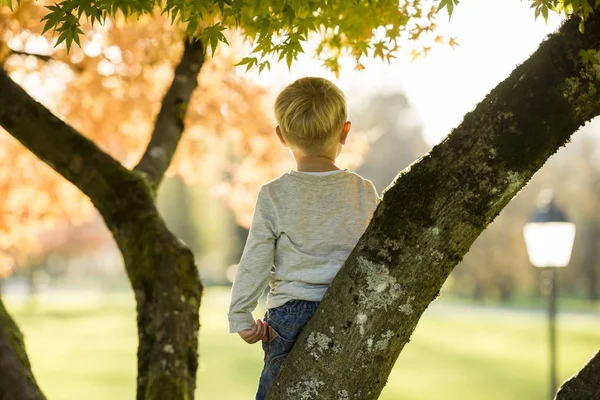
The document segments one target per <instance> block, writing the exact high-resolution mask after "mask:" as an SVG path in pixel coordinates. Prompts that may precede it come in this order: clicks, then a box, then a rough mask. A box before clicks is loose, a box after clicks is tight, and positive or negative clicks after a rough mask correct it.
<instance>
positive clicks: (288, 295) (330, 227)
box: [228, 77, 379, 400]
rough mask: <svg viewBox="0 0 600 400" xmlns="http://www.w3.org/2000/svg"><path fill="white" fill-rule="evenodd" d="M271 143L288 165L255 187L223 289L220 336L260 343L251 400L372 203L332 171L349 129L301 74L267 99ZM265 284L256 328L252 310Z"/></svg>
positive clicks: (341, 105)
mask: <svg viewBox="0 0 600 400" xmlns="http://www.w3.org/2000/svg"><path fill="white" fill-rule="evenodd" d="M274 108H275V117H276V119H277V123H278V124H279V125H278V126H277V128H276V130H275V131H276V133H277V137H278V138H279V140H280V141H281V143H282V144H283V145H284V146H285V147H286V148H288V149H289V150H290V152H291V153H292V155H293V156H294V159H295V161H296V164H297V170H296V171H290V172H288V173H286V174H284V175H282V176H280V177H279V178H277V179H275V180H273V181H271V182H269V183H267V184H266V185H264V186H262V188H261V190H260V193H259V195H258V200H257V203H256V209H255V212H254V218H253V220H252V226H251V228H250V233H249V235H248V240H247V242H246V246H245V248H244V252H243V254H242V258H241V260H240V264H239V267H238V271H237V274H236V277H235V281H234V284H233V288H232V293H231V305H230V308H229V314H228V316H229V331H230V333H234V332H237V333H238V334H239V335H240V337H241V338H242V339H244V340H245V341H246V342H248V343H251V344H252V343H256V342H258V341H262V342H263V349H264V351H265V363H264V368H263V371H262V374H261V377H260V381H259V386H258V392H257V394H256V399H257V400H262V399H264V398H265V397H266V395H267V392H268V390H269V387H270V385H271V384H272V383H273V380H274V379H275V376H276V375H277V373H278V372H279V368H280V367H281V364H282V363H283V360H284V358H285V356H286V355H287V353H289V351H290V350H291V348H292V346H293V344H294V341H295V340H296V337H297V336H298V334H299V333H300V331H301V330H302V328H303V327H304V325H306V323H307V322H308V320H309V319H310V317H311V316H312V315H313V313H314V312H315V310H316V308H317V306H318V305H319V302H320V301H321V299H322V298H323V295H324V294H325V291H326V290H327V288H328V287H329V284H330V283H331V281H332V280H333V278H334V277H335V275H336V274H337V272H338V271H339V269H340V267H341V266H342V264H343V263H344V261H345V260H346V258H347V257H348V255H349V254H350V252H351V251H352V249H353V248H354V246H355V245H356V243H357V241H358V239H359V238H360V236H361V235H362V234H363V232H364V230H365V229H366V227H367V225H368V224H369V221H370V220H371V217H372V215H373V211H374V210H375V207H376V205H377V203H378V200H379V199H378V196H377V192H376V190H375V187H374V186H373V184H372V183H371V182H370V181H368V180H366V179H363V178H361V177H360V176H359V175H357V174H355V173H353V172H350V171H348V170H341V169H339V168H338V167H337V166H336V165H335V160H336V158H337V156H338V155H339V154H340V151H341V149H342V145H343V144H344V143H345V142H346V138H347V137H348V133H349V132H350V127H351V124H350V122H349V121H347V119H346V118H347V110H346V100H345V98H344V94H343V93H342V91H341V90H340V89H339V88H338V87H337V86H335V85H334V84H333V83H331V82H329V81H328V80H326V79H322V78H312V77H308V78H302V79H298V80H297V81H295V82H294V83H292V84H291V85H289V86H287V87H286V88H285V89H284V90H283V91H282V92H281V93H280V94H279V96H278V97H277V100H276V101H275V107H274ZM267 284H268V285H269V286H270V292H269V294H268V296H267V312H266V314H265V318H264V322H263V321H261V320H257V321H254V318H253V317H252V311H253V310H254V309H255V308H256V305H257V302H258V299H259V297H260V296H261V294H262V293H263V291H264V289H265V288H266V287H267Z"/></svg>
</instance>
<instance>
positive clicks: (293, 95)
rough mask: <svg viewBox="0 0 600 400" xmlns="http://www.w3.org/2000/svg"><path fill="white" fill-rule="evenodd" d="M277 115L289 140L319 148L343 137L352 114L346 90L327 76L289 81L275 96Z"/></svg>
mask: <svg viewBox="0 0 600 400" xmlns="http://www.w3.org/2000/svg"><path fill="white" fill-rule="evenodd" d="M274 109H275V118H276V119H277V123H278V124H279V128H280V129H281V134H282V135H283V137H284V139H285V140H286V142H288V144H290V145H295V146H297V147H300V148H301V149H302V150H305V151H309V152H315V151H321V150H323V149H326V148H327V147H328V146H330V145H332V144H333V143H335V142H336V141H337V140H338V139H339V136H338V135H339V134H340V133H341V132H342V128H343V126H344V123H345V122H346V119H347V117H348V112H347V110H346V98H345V97H344V93H342V91H341V90H340V88H338V87H337V86H335V85H334V84H333V83H332V82H330V81H328V80H327V79H323V78H315V77H306V78H301V79H298V80H296V81H295V82H294V83H292V84H290V85H288V86H287V87H286V88H285V89H284V90H283V91H282V92H281V93H279V96H277V99H276V100H275V107H274Z"/></svg>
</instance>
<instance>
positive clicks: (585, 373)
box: [554, 351, 600, 400]
mask: <svg viewBox="0 0 600 400" xmlns="http://www.w3.org/2000/svg"><path fill="white" fill-rule="evenodd" d="M554 399H555V400H591V399H600V351H598V352H597V353H596V354H595V355H594V356H593V357H592V358H591V359H590V361H588V363H587V364H586V365H585V366H584V367H583V368H582V369H581V371H579V372H578V373H577V374H576V375H574V376H572V377H571V378H569V379H567V380H566V381H565V383H563V384H562V386H561V387H560V389H558V392H557V393H556V397H555V398H554Z"/></svg>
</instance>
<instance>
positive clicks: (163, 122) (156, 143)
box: [135, 40, 204, 188]
mask: <svg viewBox="0 0 600 400" xmlns="http://www.w3.org/2000/svg"><path fill="white" fill-rule="evenodd" d="M203 64H204V47H203V45H202V41H201V40H193V41H186V42H185V50H184V52H183V57H182V58H181V62H180V63H179V65H178V66H177V68H176V69H175V78H174V79H173V83H172V84H171V87H170V88H169V90H168V91H167V93H166V94H165V97H164V98H163V101H162V106H161V109H160V112H159V113H158V116H157V117H156V123H155V124H154V132H153V133H152V139H151V140H150V143H149V144H148V147H147V148H146V151H145V152H144V155H143V156H142V158H141V160H140V162H139V163H138V165H137V166H136V167H135V170H136V171H140V172H142V173H144V174H145V175H146V177H147V178H148V179H149V180H150V182H152V184H153V186H154V187H155V188H157V187H158V185H159V184H160V181H161V180H162V178H163V176H164V175H165V172H166V170H167V168H168V167H169V165H170V164H171V159H172V158H173V155H174V154H175V150H176V149H177V145H178V144H179V140H180V139H181V134H182V133H183V120H184V118H185V114H186V112H187V109H188V105H189V103H190V98H191V97H192V93H193V92H194V89H196V86H198V74H199V73H200V68H202V65H203Z"/></svg>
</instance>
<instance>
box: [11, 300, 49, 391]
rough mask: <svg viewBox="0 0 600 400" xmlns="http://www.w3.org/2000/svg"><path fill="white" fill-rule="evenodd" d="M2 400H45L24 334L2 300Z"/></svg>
mask: <svg viewBox="0 0 600 400" xmlns="http://www.w3.org/2000/svg"><path fill="white" fill-rule="evenodd" d="M0 372H1V373H0V400H15V399H19V400H45V399H46V397H45V396H44V394H43V393H42V391H41V390H40V388H39V387H38V385H37V382H36V381H35V378H34V377H33V373H32V372H31V366H30V364H29V359H28V358H27V352H26V351H25V343H23V334H22V333H21V331H20V330H19V327H18V326H17V324H15V321H13V319H12V318H11V317H10V315H8V312H7V311H6V308H4V303H3V302H2V298H0Z"/></svg>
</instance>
